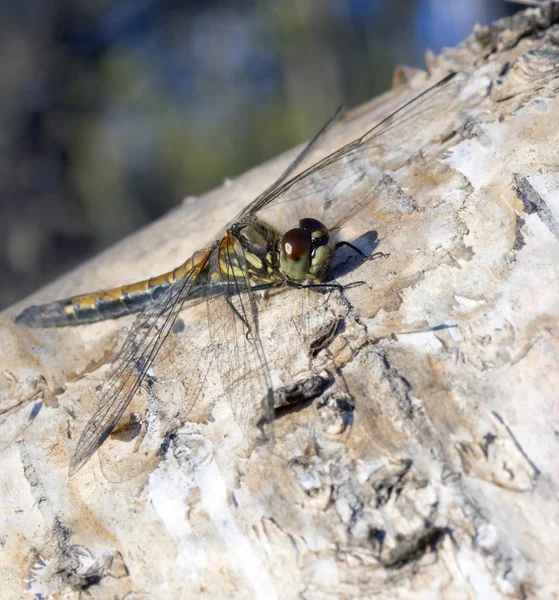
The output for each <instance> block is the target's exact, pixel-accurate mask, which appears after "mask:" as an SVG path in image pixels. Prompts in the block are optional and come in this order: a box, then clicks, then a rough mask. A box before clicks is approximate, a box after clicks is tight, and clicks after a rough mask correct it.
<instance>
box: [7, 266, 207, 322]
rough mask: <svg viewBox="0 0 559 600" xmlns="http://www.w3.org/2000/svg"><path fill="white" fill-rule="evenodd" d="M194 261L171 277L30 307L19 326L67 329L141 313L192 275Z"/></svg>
mask: <svg viewBox="0 0 559 600" xmlns="http://www.w3.org/2000/svg"><path fill="white" fill-rule="evenodd" d="M195 256H196V255H195ZM194 261H195V257H192V258H189V259H188V260H187V261H186V262H185V263H183V264H182V265H180V266H179V267H177V268H176V269H173V270H172V271H169V272H168V273H164V274H163V275H159V276H157V277H151V278H150V279H144V280H143V281H138V282H136V283H132V284H129V285H122V286H120V287H116V288H112V289H109V290H103V291H100V292H93V293H91V294H82V295H79V296H73V297H71V298H66V299H64V300H55V301H54V302H49V303H47V304H40V305H38V306H29V307H28V308H26V309H25V310H24V311H23V312H21V313H20V314H19V315H18V316H17V317H16V323H21V324H22V325H26V326H27V327H66V326H69V325H83V324H85V323H95V322H96V321H104V320H105V319H117V318H119V317H123V316H126V315H130V314H133V313H137V312H140V311H141V310H143V309H144V308H146V306H149V305H150V304H152V303H153V302H154V301H155V300H157V298H159V296H160V295H161V294H162V293H164V292H165V290H167V289H168V288H169V286H170V285H171V284H172V283H173V282H174V281H176V280H177V279H179V278H181V277H183V276H184V275H185V273H187V272H188V271H190V270H191V269H192V267H193V266H194Z"/></svg>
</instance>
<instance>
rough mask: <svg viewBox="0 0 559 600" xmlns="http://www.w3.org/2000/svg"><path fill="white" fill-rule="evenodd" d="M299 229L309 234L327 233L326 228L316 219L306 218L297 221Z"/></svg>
mask: <svg viewBox="0 0 559 600" xmlns="http://www.w3.org/2000/svg"><path fill="white" fill-rule="evenodd" d="M299 227H302V228H303V229H306V230H307V231H308V232H309V233H315V232H320V233H328V228H327V227H326V225H324V223H321V222H320V221H319V220H318V219H312V218H310V217H309V218H306V219H301V220H300V221H299Z"/></svg>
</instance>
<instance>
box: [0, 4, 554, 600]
mask: <svg viewBox="0 0 559 600" xmlns="http://www.w3.org/2000/svg"><path fill="white" fill-rule="evenodd" d="M552 10H555V11H556V10H557V9H553V7H547V8H545V9H543V8H542V9H541V10H540V9H538V10H530V11H526V13H523V14H522V15H520V16H517V17H515V18H514V19H511V20H507V21H501V22H498V23H495V24H494V25H493V26H492V27H490V28H478V29H477V30H476V32H475V34H473V35H472V36H470V37H469V38H468V39H467V40H465V42H464V43H463V44H462V45H460V46H459V47H458V48H456V49H451V50H448V51H445V52H444V53H443V55H441V56H440V57H436V58H434V57H430V59H429V69H430V71H432V72H433V75H432V77H431V78H430V79H429V81H431V82H433V83H434V82H435V81H437V79H439V78H440V77H441V76H442V75H444V74H445V73H446V72H448V71H450V70H462V71H466V72H468V73H469V75H470V83H469V85H468V86H467V88H466V89H465V90H464V91H463V93H462V95H461V98H460V102H461V105H460V109H461V110H460V114H459V115H458V116H457V117H456V118H455V119H454V120H453V127H452V128H449V130H448V135H447V136H444V137H443V138H441V137H438V138H437V139H431V140H430V141H429V143H428V145H427V146H426V147H425V148H424V149H423V151H422V152H421V153H420V154H418V155H416V156H414V157H413V159H412V160H411V161H409V162H408V163H406V164H405V165H402V166H400V168H398V169H397V170H395V171H393V172H391V173H389V174H387V175H388V176H387V177H385V179H384V180H383V185H382V186H381V187H380V188H379V194H378V195H377V197H376V198H375V199H374V201H373V202H371V204H370V205H369V206H367V207H366V208H365V209H364V210H363V211H362V212H361V213H359V215H358V216H357V217H355V218H354V219H352V220H351V221H350V222H349V223H348V224H347V226H345V227H344V228H343V230H342V232H341V233H342V237H343V238H344V239H346V240H349V241H354V240H358V242H357V243H360V242H359V240H360V241H361V243H362V244H363V245H365V246H366V245H367V244H369V246H370V245H371V242H372V239H373V236H372V234H371V233H370V232H377V233H378V237H379V244H378V248H377V249H378V250H380V251H383V252H385V253H389V254H390V256H389V257H388V258H385V259H379V260H375V261H370V262H366V263H363V264H361V263H360V262H359V261H354V262H353V263H352V262H351V261H352V260H353V259H352V258H351V257H350V255H349V254H346V255H343V257H344V260H345V261H346V262H347V264H350V263H351V264H350V266H351V268H347V269H345V268H344V266H345V265H346V262H339V263H338V268H339V269H340V271H345V273H344V274H343V275H342V276H341V277H340V281H341V282H342V283H344V284H348V283H351V282H352V281H357V280H363V281H365V282H366V284H365V285H361V286H357V287H353V288H351V289H348V290H347V291H346V295H347V297H348V299H349V301H350V303H351V306H352V310H350V311H349V312H347V311H346V312H345V313H343V315H342V316H343V317H344V328H343V331H342V332H341V333H339V334H338V335H337V336H336V337H335V339H334V340H333V341H332V343H331V344H330V346H329V348H328V351H327V352H321V353H319V355H318V357H317V358H316V360H315V362H314V363H313V368H314V369H315V370H317V369H319V368H321V367H326V368H330V370H331V371H332V372H334V371H335V369H334V366H335V365H338V367H339V369H338V372H337V374H336V383H335V385H334V386H333V388H332V389H331V390H330V396H329V399H328V398H325V397H323V398H320V399H318V400H315V402H314V403H311V404H307V405H305V406H303V407H301V408H300V409H299V410H293V411H291V412H289V413H288V414H285V415H282V416H281V417H280V418H278V420H277V422H276V437H277V442H276V447H275V453H274V454H273V455H268V454H267V453H265V452H264V451H259V450H256V451H254V452H252V454H248V453H246V452H245V450H246V444H245V442H244V439H243V436H242V435H241V433H240V431H239V429H238V427H237V426H236V424H235V421H234V419H233V418H232V415H231V411H230V408H229V405H228V403H227V402H226V400H225V399H224V398H223V397H220V396H219V394H218V390H219V381H218V380H216V378H215V377H213V375H211V376H210V377H209V380H208V385H207V386H206V390H205V392H204V395H203V398H201V399H200V401H199V402H198V403H197V404H196V406H195V408H194V410H193V411H192V412H191V413H190V414H189V415H188V420H187V422H186V423H185V424H184V426H183V427H182V428H181V429H179V430H178V432H177V436H176V437H175V438H174V440H173V441H172V442H171V446H170V448H169V451H168V452H167V454H166V456H165V457H164V458H162V459H161V460H160V461H158V463H157V464H155V465H152V466H151V467H150V468H149V469H147V470H146V471H145V472H144V473H143V474H141V475H139V476H138V477H136V478H134V479H132V480H129V481H126V482H124V483H113V482H111V481H109V479H112V477H111V473H110V471H111V466H110V465H111V460H112V459H114V464H118V461H117V460H116V458H115V457H113V456H112V454H113V453H118V454H119V455H129V456H130V457H131V460H135V459H136V460H141V457H142V452H143V444H148V443H149V442H150V440H149V435H147V436H145V437H143V436H142V435H140V436H138V437H137V438H135V439H134V440H132V441H127V440H126V435H124V434H123V435H121V437H119V436H118V435H117V436H113V438H114V439H110V440H107V444H106V445H105V446H104V448H103V449H102V450H101V451H100V452H99V455H96V456H94V457H93V459H92V460H91V461H90V462H89V463H88V464H87V465H86V466H85V467H84V468H83V469H82V470H81V471H80V472H79V473H78V474H77V475H76V476H75V477H74V478H72V479H68V477H67V469H68V463H69V457H70V456H71V453H72V452H73V449H74V446H75V441H76V438H77V435H79V432H80V431H81V429H82V428H83V425H84V423H85V421H86V420H87V418H88V416H89V415H90V414H91V412H92V411H93V409H94V406H95V387H96V386H97V385H98V384H99V383H100V382H101V381H102V380H103V376H104V372H105V370H106V367H105V366H104V365H105V364H106V363H107V361H108V360H109V359H110V358H111V357H112V355H113V354H114V352H115V351H116V350H117V349H118V344H119V342H120V341H121V340H122V329H123V327H124V326H128V325H129V324H130V322H131V321H130V320H128V321H126V320H125V321H118V322H116V321H115V322H110V321H109V322H106V323H102V324H97V325H91V326H83V327H79V328H70V329H63V330H55V331H46V330H45V331H42V330H25V329H23V328H20V327H18V326H16V325H14V324H13V323H12V322H11V321H10V319H9V318H8V317H10V316H13V315H14V314H15V313H16V312H17V310H18V309H21V308H22V306H23V304H20V306H18V307H14V308H13V310H11V311H8V314H7V315H5V316H4V317H3V318H2V320H1V321H0V326H1V328H2V329H1V339H2V345H1V348H0V367H1V368H0V392H1V396H0V411H1V424H0V432H1V435H0V448H1V452H0V464H1V467H0V485H1V489H2V493H1V494H0V498H1V500H2V510H1V511H0V517H1V520H0V543H1V550H0V580H1V581H2V582H3V584H2V585H3V592H2V597H3V598H18V597H21V596H22V595H23V590H24V587H26V589H28V590H29V591H31V592H33V593H35V594H41V595H42V596H43V597H56V598H58V597H64V598H73V597H78V596H79V595H80V590H83V589H85V588H86V589H87V592H86V593H87V594H89V595H90V596H91V597H94V598H108V597H127V598H148V597H149V598H168V597H173V598H178V597H183V598H188V597H194V596H196V597H207V598H210V597H212V598H213V597H238V598H245V597H247V598H249V597H259V598H272V597H281V598H297V597H303V598H313V599H314V598H316V599H321V598H353V597H372V596H375V597H380V598H396V597H398V598H400V597H402V598H404V597H414V598H417V597H422V598H440V597H443V598H462V597H464V598H470V597H474V598H480V599H486V598H504V597H509V596H510V597H518V598H524V597H538V598H550V597H554V595H555V594H556V593H557V592H558V591H559V570H558V569H557V567H556V565H557V563H558V562H559V506H558V503H557V493H558V485H559V461H558V459H557V456H558V435H559V434H558V432H559V410H558V408H559V404H558V402H559V322H558V319H559V175H558V173H557V165H558V164H559V150H558V148H559V134H558V132H559V98H557V97H556V95H557V89H558V88H559V79H557V75H558V74H559V68H558V67H557V64H559V46H558V45H557V44H558V40H559V35H558V32H557V29H556V27H551V26H550V22H551V20H552V19H551V11H552ZM421 78H422V77H421V75H417V77H415V76H414V78H412V80H411V82H410V84H409V86H411V87H412V88H414V87H415V88H418V87H420V86H419V80H420V79H421ZM421 85H424V83H423V82H422V84H421ZM409 86H400V87H398V88H395V89H394V90H393V91H391V92H389V93H388V94H386V95H385V96H383V97H381V98H379V99H378V100H375V101H374V102H373V103H371V104H370V105H368V106H365V107H363V108H361V109H360V110H359V111H355V112H354V113H353V118H350V119H348V120H347V121H346V122H345V123H344V124H343V125H340V126H339V127H338V128H337V129H336V130H335V132H334V135H333V136H332V137H331V138H330V142H329V143H330V144H331V146H329V147H328V148H326V149H325V150H324V151H328V150H331V149H332V146H339V145H341V144H342V143H343V142H346V141H349V140H351V139H352V138H355V137H358V136H359V135H360V133H361V132H362V131H363V130H364V128H366V127H367V126H370V124H372V123H374V122H376V121H377V120H379V119H380V118H381V117H382V116H385V115H387V114H389V113H390V112H391V111H392V110H393V109H394V108H396V107H397V106H399V105H400V104H401V103H402V101H403V100H404V99H407V98H409V97H410V96H413V91H410V89H408V88H409ZM293 156H294V153H293V152H291V153H288V154H286V155H285V156H282V157H280V158H278V159H277V160H275V161H273V162H272V163H270V164H268V165H264V166H262V167H259V168H257V169H254V170H253V171H251V172H249V173H247V174H245V175H244V176H242V177H240V178H238V179H237V180H235V181H234V182H233V183H232V185H230V186H224V187H223V188H220V189H218V190H215V191H213V192H211V193H209V194H207V195H206V196H204V198H202V199H200V198H192V199H190V198H189V199H187V200H185V202H184V203H183V205H182V206H181V207H180V208H178V209H177V210H175V211H173V213H171V214H170V215H168V216H167V217H165V218H163V219H161V220H160V221H159V222H157V223H155V224H154V225H152V226H150V227H149V228H147V229H146V230H144V231H142V232H140V233H138V234H136V235H134V236H132V237H130V238H129V239H127V240H125V241H124V242H122V243H121V244H119V245H118V246H117V247H115V248H113V249H111V250H109V251H107V252H105V253H104V254H102V255H101V256H99V257H98V258H96V259H95V260H93V261H91V262H90V263H88V264H87V265H85V266H84V267H82V268H80V269H79V270H77V271H76V272H74V273H72V274H71V275H69V276H67V277H65V278H63V279H61V280H60V281H58V282H56V283H55V284H53V285H51V286H49V287H48V288H46V289H44V290H42V291H41V292H40V293H39V294H37V295H36V296H34V297H33V298H31V299H28V301H26V302H25V303H24V304H29V303H37V302H39V301H41V302H44V301H47V300H50V299H54V298H56V297H65V296H69V295H72V294H76V293H79V292H85V291H91V290H92V289H99V288H102V287H107V286H112V285H118V284H121V283H124V282H126V281H131V280H137V279H141V278H143V277H146V276H150V275H155V274H158V273H159V272H163V271H165V270H168V269H170V268H172V267H174V266H176V265H177V264H178V263H180V262H182V261H183V260H184V259H185V258H186V257H187V256H189V255H190V254H192V252H193V251H194V250H196V249H198V248H200V247H204V246H205V245H207V243H208V241H211V239H212V237H214V236H215V235H217V234H218V233H219V229H220V227H221V226H223V225H224V224H226V223H227V222H228V221H229V220H230V218H231V217H232V216H234V214H236V212H237V211H238V210H239V209H240V208H242V207H243V206H244V205H246V204H247V203H248V202H249V201H250V199H251V198H253V197H254V196H255V195H256V194H257V193H258V192H259V191H261V190H262V189H263V188H265V187H266V186H267V185H268V184H269V183H270V182H271V181H273V179H274V177H275V176H277V175H278V174H279V173H280V172H281V171H282V170H283V168H285V166H286V165H287V164H288V162H289V160H290V159H292V158H293ZM360 236H361V237H360ZM271 302H273V299H272V300H271ZM335 308H336V307H335V306H334V309H335ZM337 308H338V309H339V307H337ZM289 310H292V307H290V306H289V301H285V302H283V303H277V305H276V306H275V307H274V308H273V309H270V310H268V311H265V312H264V313H263V316H262V327H263V328H264V330H265V331H267V332H268V335H270V336H273V335H278V336H279V335H280V333H281V328H282V321H281V320H280V318H283V319H289V318H290V316H292V313H290V312H289ZM282 311H283V316H282ZM181 317H182V318H183V320H184V321H185V323H186V329H185V331H187V332H188V333H189V335H188V336H187V335H183V336H181V335H179V334H177V335H174V336H172V339H170V340H169V341H168V344H167V348H166V349H165V350H164V351H162V352H164V356H163V358H164V359H165V360H163V361H161V363H162V366H161V367H160V371H159V372H158V373H157V376H158V383H156V384H155V389H154V391H153V392H152V393H153V394H154V395H155V396H156V397H157V400H158V401H159V402H161V403H163V405H164V406H166V407H167V412H169V410H170V409H169V408H168V407H174V406H177V407H178V406H180V402H181V399H182V398H183V396H184V394H185V393H187V391H188V390H184V388H183V387H182V383H181V381H182V380H181V376H180V368H181V367H182V368H183V369H184V368H185V364H188V361H189V360H191V359H192V355H193V347H195V346H196V344H197V343H199V342H196V339H197V338H196V335H197V329H196V328H197V327H198V326H199V325H200V324H203V322H204V306H203V305H202V306H198V307H194V308H193V309H190V310H188V311H185V313H183V315H181ZM200 335H202V334H200ZM191 344H193V345H194V346H192V345H191ZM292 346H296V344H292ZM292 350H293V348H291V347H290V345H289V344H286V346H285V347H282V352H285V360H291V355H290V353H291V352H292ZM140 396H141V394H140ZM124 433H126V432H124ZM133 450H135V452H133ZM101 465H104V466H103V467H102V466H101ZM115 469H116V467H115Z"/></svg>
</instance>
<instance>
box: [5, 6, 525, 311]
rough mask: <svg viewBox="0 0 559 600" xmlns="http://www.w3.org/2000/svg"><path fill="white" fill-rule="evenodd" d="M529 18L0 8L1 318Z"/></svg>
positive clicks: (502, 10) (289, 9)
mask: <svg viewBox="0 0 559 600" xmlns="http://www.w3.org/2000/svg"><path fill="white" fill-rule="evenodd" d="M520 8H522V7H521V6H520V5H516V4H509V3H505V2H501V1H500V0H260V1H257V0H253V1H249V0H244V1H243V0H198V1H197V2H196V1H193V0H190V1H189V0H95V1H91V0H19V1H18V2H14V1H13V0H0V57H1V58H0V86H1V88H2V89H1V93H0V143H1V150H0V309H1V308H4V307H6V306H8V305H9V304H11V303H13V302H15V301H16V300H18V299H19V298H21V297H23V296H25V295H26V294H28V293H30V292H31V291H33V290H35V289H36V288H38V287H40V286H41V285H43V284H45V283H46V282H48V281H50V280H52V279H53V278H54V277H56V276H58V275H60V274H61V273H63V272H64V271H66V270H68V269H70V268H71V267H74V266H75V265H76V264H77V263H79V262H81V261H83V260H85V259H87V258H88V257H90V256H92V255H93V254H95V253H97V252H99V251H100V250H102V249H103V248H105V247H107V246H108V245H110V244H112V243H114V242H115V241H117V240H118V239H120V238H122V237H124V236H126V235H127V234H129V233H131V232H132V231H134V230H135V229H137V228H139V227H141V226H143V225H145V224H146V223H148V222H150V221H151V220H153V219H156V218H157V217H159V216H160V215H162V214H163V213H165V212H166V211H168V210H169V209H170V208H172V207H173V206H175V205H176V204H178V203H179V202H181V200H182V199H183V198H184V197H185V196H191V195H196V194H200V193H202V192H204V191H206V190H209V189H211V188H212V187H215V186H217V185H220V184H222V183H223V181H224V179H225V178H228V177H235V176H236V175H239V174H240V173H242V172H243V171H245V170H246V169H247V168H249V167H251V166H255V165H258V164H259V163H261V162H262V161H264V160H266V159H268V158H271V157H273V156H275V155H277V154H278V153H280V152H282V151H283V150H286V149H288V148H290V147H292V146H295V145H296V144H298V143H300V142H302V141H304V140H305V139H308V138H309V137H311V136H312V135H313V134H314V133H315V132H316V130H317V129H318V128H319V127H320V126H321V125H322V124H323V122H324V121H325V120H326V119H327V118H328V117H329V116H330V115H331V114H332V112H333V111H334V110H335V108H336V107H337V106H338V105H339V104H344V105H345V106H348V107H351V106H354V105H356V104H359V103H361V102H364V101H366V100H368V99H370V98H371V97H373V96H375V95H377V94H379V93H380V92H382V91H384V90H386V89H388V88H389V87H390V84H391V78H392V72H393V70H394V68H395V67H396V66H397V65H398V64H406V65H411V66H417V67H423V65H424V61H423V54H424V51H425V50H426V49H428V48H429V49H431V50H433V51H434V52H439V51H440V50H441V48H442V47H443V46H453V45H455V44H456V43H458V42H459V41H460V40H461V39H462V38H463V37H464V36H466V35H467V34H469V33H470V32H471V30H472V28H473V26H474V24H475V23H481V24H488V23H490V22H491V21H492V20H494V19H497V18H499V17H502V16H504V15H506V14H512V13H513V12H514V11H516V10H519V9H520ZM183 258H184V257H179V259H180V260H182V259H183ZM179 259H177V260H179Z"/></svg>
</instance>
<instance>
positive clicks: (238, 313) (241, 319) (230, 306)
mask: <svg viewBox="0 0 559 600" xmlns="http://www.w3.org/2000/svg"><path fill="white" fill-rule="evenodd" d="M224 296H225V302H227V304H228V305H229V308H230V309H231V310H232V311H233V312H234V313H235V314H236V315H237V317H238V318H239V319H240V321H241V323H242V324H243V325H244V326H245V327H246V328H247V335H248V333H249V332H250V325H249V324H248V322H247V320H246V319H245V318H244V317H243V315H242V314H241V313H240V312H239V311H238V310H237V307H236V306H235V305H234V304H233V301H232V300H231V296H230V295H229V294H225V295H224Z"/></svg>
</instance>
